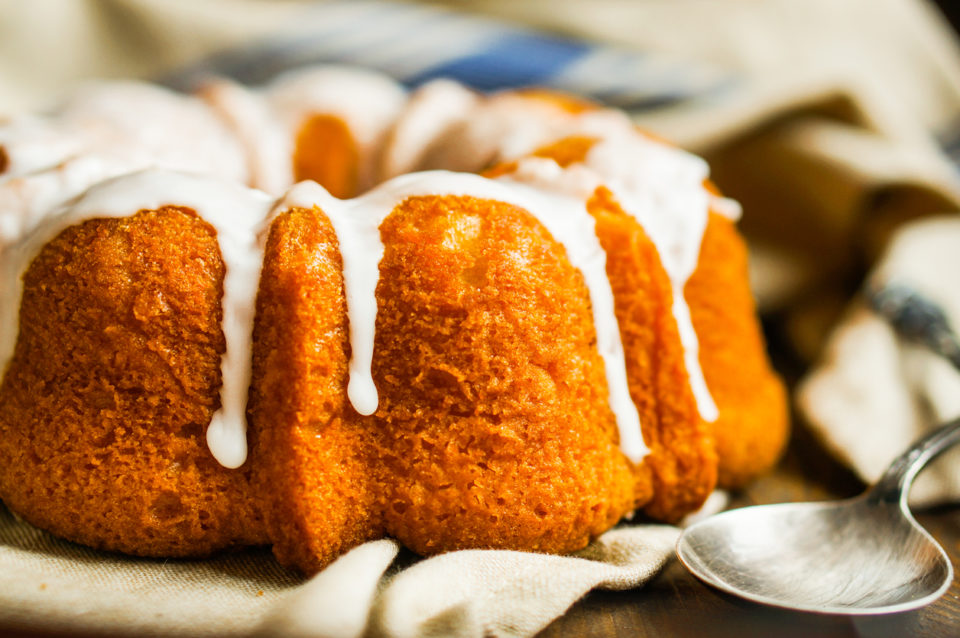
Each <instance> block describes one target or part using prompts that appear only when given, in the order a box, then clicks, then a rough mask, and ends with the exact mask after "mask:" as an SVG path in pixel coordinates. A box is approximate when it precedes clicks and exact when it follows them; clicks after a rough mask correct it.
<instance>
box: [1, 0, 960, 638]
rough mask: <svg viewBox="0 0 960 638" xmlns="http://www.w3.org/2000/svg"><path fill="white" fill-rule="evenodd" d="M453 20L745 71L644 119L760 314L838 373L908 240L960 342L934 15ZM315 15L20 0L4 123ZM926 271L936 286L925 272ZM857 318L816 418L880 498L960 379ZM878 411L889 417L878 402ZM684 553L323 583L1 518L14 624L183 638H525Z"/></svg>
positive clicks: (437, 568) (920, 11) (844, 8)
mask: <svg viewBox="0 0 960 638" xmlns="http://www.w3.org/2000/svg"><path fill="white" fill-rule="evenodd" d="M450 4H456V5H457V6H459V7H461V8H464V7H467V8H470V9H471V10H474V11H477V12H482V13H487V14H490V15H493V16H498V17H500V18H503V19H509V20H514V21H516V22H519V23H524V24H529V25H532V26H537V27H542V28H546V29H550V30H553V31H556V32H559V33H564V34H568V35H574V36H579V37H586V38H591V39H594V40H598V41H602V42H608V43H613V44H618V45H621V46H626V47H636V48H638V49H641V50H649V51H656V52H661V53H664V54H671V55H676V56H679V57H681V58H683V59H687V60H690V61H692V62H694V63H708V64H711V65H714V66H716V67H718V68H722V69H725V70H728V71H730V72H732V73H733V75H734V76H735V77H736V78H737V80H736V82H734V83H733V85H732V86H730V87H729V88H727V89H726V90H723V91H720V92H718V93H715V94H711V95H710V96H709V97H708V98H704V99H699V100H691V101H689V102H686V103H683V104H681V105H679V106H674V107H671V108H665V109H661V110H659V111H654V112H646V113H643V114H638V121H640V122H641V123H642V124H643V125H645V126H648V127H650V128H651V129H653V130H655V131H657V132H659V133H661V134H662V135H664V136H666V137H668V138H671V139H674V140H676V141H678V142H679V143H681V144H683V145H685V146H687V147H689V148H691V149H693V150H695V151H698V152H700V153H702V154H704V155H705V156H706V157H707V158H708V159H709V160H710V162H711V165H712V167H713V173H714V176H715V178H716V180H717V181H718V182H719V183H720V184H721V185H722V187H723V188H724V189H725V190H726V191H727V192H728V193H729V194H730V195H732V196H734V197H736V198H738V199H740V200H741V201H742V203H743V204H744V208H745V210H746V215H745V218H744V223H743V227H744V229H745V231H746V232H747V234H748V236H749V238H750V241H751V248H752V251H753V261H754V268H753V273H752V275H753V276H754V280H755V281H754V283H755V287H756V290H757V295H758V299H759V301H760V304H761V307H762V308H763V309H764V310H766V311H770V312H775V313H778V314H779V315H780V316H781V317H782V318H783V320H784V321H785V322H786V325H787V326H788V327H789V330H790V334H791V337H792V339H793V342H794V345H795V346H796V347H797V349H798V351H799V352H800V353H801V354H803V355H804V356H807V357H809V358H810V359H811V360H812V359H814V358H815V357H817V356H818V353H819V352H820V351H821V348H822V342H823V340H824V337H825V336H826V335H827V334H828V332H829V331H830V329H831V327H832V326H834V325H835V322H836V321H837V319H838V317H840V316H841V315H840V312H841V310H842V309H843V308H844V306H845V305H846V304H847V303H848V302H849V299H850V294H851V291H853V290H855V289H856V288H857V287H858V285H859V283H860V281H861V279H862V277H863V274H864V272H865V271H866V270H867V268H868V267H869V265H870V264H872V263H874V261H875V259H876V257H877V255H879V254H881V253H882V251H883V250H884V247H885V246H887V245H888V244H889V238H890V237H891V235H895V236H896V237H897V239H896V243H894V244H892V246H893V248H892V249H891V252H890V253H889V255H890V256H889V257H888V258H887V259H886V260H885V261H884V262H883V263H882V264H881V265H880V266H879V267H878V269H877V271H876V273H875V275H874V276H877V277H882V276H893V275H892V274H891V273H894V274H900V273H906V274H905V275H904V276H907V275H909V276H911V277H913V279H911V281H913V282H914V283H916V285H918V286H922V287H923V289H924V290H925V291H929V292H930V293H931V294H932V295H933V296H934V297H936V298H937V299H938V300H940V301H941V302H942V303H944V304H945V305H947V306H949V308H948V309H949V311H950V312H951V314H952V316H953V317H954V318H955V319H956V320H957V321H960V303H958V301H960V288H957V287H956V285H954V286H953V288H949V287H947V286H944V285H943V281H942V279H945V278H944V277H943V274H944V271H945V270H947V269H952V273H956V272H957V268H956V267H957V266H960V257H957V253H958V251H957V250H956V248H955V247H956V246H960V228H958V222H957V221H956V219H954V218H951V217H946V218H942V219H936V220H931V221H924V222H920V223H919V225H911V226H909V227H908V230H905V231H903V232H902V233H900V232H899V229H900V228H901V226H902V225H903V223H904V222H905V221H908V220H911V219H914V218H919V217H927V216H929V215H932V214H936V213H952V212H954V211H956V210H957V209H958V208H960V176H958V172H957V168H956V166H954V165H952V164H951V163H950V161H949V160H948V157H947V155H946V154H945V153H944V150H943V148H942V146H943V145H949V144H950V142H951V139H950V136H951V135H956V132H957V130H958V126H960V52H958V49H957V45H956V42H955V41H954V40H953V39H952V36H951V35H950V33H949V31H948V29H947V27H946V26H945V25H944V24H943V23H942V21H941V20H940V19H939V18H938V16H937V15H936V13H935V12H934V10H933V9H932V8H931V7H930V6H928V5H927V4H925V3H923V2H921V1H918V0H846V1H844V2H836V1H835V0H807V1H806V2H795V1H794V0H728V1H727V2H712V3H707V2H702V1H699V0H670V1H653V0H651V1H647V2H634V3H625V2H618V1H616V0H595V1H593V2H590V3H586V2H574V1H557V0H552V1H547V0H533V1H527V2H516V1H515V0H485V1H481V2H476V3H471V4H469V5H468V4H467V3H460V2H458V3H452V2H451V3H450ZM304 11H305V5H304V3H302V2H294V1H285V2H256V1H252V0H207V1H204V2H193V3H186V2H183V3H175V2H168V1H166V0H103V1H101V2H93V1H80V0H78V1H75V2H69V3H67V2H55V1H53V0H34V1H33V2H29V3H27V2H18V1H17V0H0V91H2V92H0V113H3V112H9V111H13V110H16V109H18V108H23V107H35V106H38V105H41V104H43V103H44V102H46V101H48V100H49V99H50V98H51V97H52V96H55V95H57V94H59V93H60V92H62V91H64V90H68V89H69V88H70V86H72V85H73V84H76V83H77V82H79V81H81V80H83V79H87V78H92V77H125V76H140V77H158V76H160V75H163V74H166V73H169V72H172V71H174V70H176V69H178V68H180V67H183V66H184V65H187V64H189V63H191V62H194V61H196V60H198V59H200V58H202V57H203V56H206V55H208V54H210V53H213V52H218V51H222V50H225V49H229V48H231V47H236V46H240V45H242V44H244V43H246V42H249V41H251V40H255V39H257V38H261V37H266V36H268V35H276V34H277V33H282V32H283V30H284V29H285V28H289V27H290V25H292V24H295V23H296V22H297V20H298V18H299V16H301V15H303V12H304ZM412 37H414V36H413V34H412ZM938 138H939V139H938ZM957 140H960V135H957V139H955V140H953V141H954V142H956V141H957ZM925 224H926V225H925ZM898 233H899V234H898ZM953 238H956V239H955V240H954V243H951V242H950V241H948V239H953ZM898 247H899V248H898ZM918 254H919V255H923V256H929V259H928V262H930V260H932V262H930V263H932V264H933V265H932V266H930V267H929V268H926V269H924V268H920V269H915V268H913V267H912V259H913V257H911V255H918ZM903 255H907V256H906V257H904V256H903ZM925 263H927V262H925ZM915 271H922V272H920V274H919V275H917V274H916V273H915ZM856 303H857V302H854V306H853V308H852V309H850V310H848V311H847V313H846V315H844V317H845V319H844V320H843V322H842V323H841V324H840V328H839V329H838V330H837V331H836V333H835V335H834V337H833V338H832V340H831V345H830V346H829V348H828V349H827V351H826V352H827V354H826V355H825V357H824V358H823V359H822V361H823V362H824V363H823V364H822V365H820V366H818V367H817V368H816V369H815V370H816V371H815V372H814V373H813V376H811V377H810V380H809V381H808V382H806V383H805V384H803V386H802V388H803V390H802V392H801V397H802V398H801V408H802V409H803V410H804V411H805V413H806V414H807V416H808V418H809V420H810V422H811V424H812V425H813V427H814V428H815V430H816V431H817V432H818V433H819V434H820V436H821V437H822V439H823V440H824V442H825V443H826V445H827V447H828V448H829V449H831V450H832V451H833V452H834V453H835V454H837V455H838V457H839V458H841V459H842V460H843V461H844V462H846V463H848V464H849V465H850V466H851V467H853V468H854V469H855V470H856V471H858V472H859V473H860V474H861V476H863V477H864V478H865V479H868V480H869V479H872V478H874V477H875V476H876V473H877V472H878V471H879V469H878V468H882V467H883V466H884V465H885V464H886V462H888V461H889V459H890V458H892V457H893V456H894V455H895V454H896V453H897V452H898V451H900V450H901V449H902V448H903V447H904V446H905V445H906V443H907V442H908V441H909V440H911V439H912V438H913V437H914V435H915V434H917V433H919V432H920V431H922V430H923V429H924V428H927V427H929V425H930V423H932V422H933V421H935V420H938V419H940V418H945V417H947V416H952V415H954V414H956V413H957V412H960V401H958V399H957V397H960V393H958V392H956V391H955V390H957V389H960V385H958V384H960V381H958V379H957V378H956V376H955V375H954V373H953V372H952V371H949V370H944V366H943V365H942V363H941V362H938V361H936V360H935V359H932V358H931V357H929V356H927V355H925V353H918V352H915V351H912V350H910V347H909V346H904V345H903V344H900V343H899V342H898V341H897V340H896V338H895V337H893V336H892V334H891V333H890V331H889V329H888V328H886V327H885V326H884V325H883V324H882V322H879V323H878V320H876V319H875V318H873V317H872V315H870V314H869V313H868V312H866V311H865V310H863V309H862V308H860V307H858V306H857V305H856ZM870 357H873V358H870ZM876 397H881V398H883V399H884V400H886V401H887V403H885V404H881V403H873V404H872V403H871V402H872V401H873V399H874V398H876ZM871 405H872V411H871V409H870V408H871ZM882 406H893V407H892V408H891V409H889V410H883V409H882ZM881 412H883V414H879V413H881ZM958 467H960V462H958V463H957V464H955V465H953V466H952V468H953V469H956V468H958ZM930 480H931V483H930V485H929V487H927V488H924V490H925V491H924V494H925V496H926V498H932V497H936V496H941V497H942V496H943V495H944V494H949V493H950V492H949V486H950V485H951V484H952V485H954V486H960V480H958V479H957V476H956V475H955V473H953V474H951V472H950V471H947V472H946V474H941V475H936V476H934V478H933V479H930ZM951 481H953V483H951ZM945 486H946V489H947V490H948V491H946V492H945V491H944V490H945ZM921 487H922V486H921ZM953 493H956V492H953ZM716 505H717V503H716V501H714V503H712V504H711V507H710V508H708V509H711V510H712V509H714V508H715V507H716ZM720 505H721V506H722V499H721V501H720ZM678 533H679V532H678V530H677V529H676V528H673V527H668V526H656V525H630V524H627V525H624V526H622V527H620V528H617V529H614V530H612V531H610V532H608V533H607V534H605V535H603V536H602V537H601V538H600V539H598V540H597V541H596V542H595V543H593V544H592V545H590V546H589V547H588V548H587V549H585V550H584V551H582V552H580V553H578V554H576V555H574V556H568V557H557V556H543V555H535V554H525V553H518V552H504V551H466V552H455V553H451V554H446V555H443V556H439V557H434V558H431V559H428V560H422V561H418V562H414V561H412V559H411V558H410V557H409V556H407V555H405V554H401V555H400V558H399V559H397V558H396V557H397V552H398V548H397V545H396V544H395V543H394V542H393V541H390V540H381V541H376V542H373V543H368V544H366V545H363V546H361V547H359V548H356V549H355V550H353V551H352V552H350V553H348V554H346V555H344V556H343V557H341V558H340V559H339V560H338V561H337V562H336V563H334V564H333V565H331V566H330V567H329V568H327V569H326V570H325V571H324V572H322V573H321V574H319V575H318V576H317V577H315V578H314V579H312V580H310V581H308V582H306V583H304V582H303V581H302V579H301V578H299V577H298V576H296V575H295V574H293V573H290V572H288V571H285V570H283V569H282V568H280V567H279V566H278V565H277V564H276V563H275V562H274V561H273V559H272V558H271V557H270V555H269V553H268V552H267V551H266V550H252V551H246V552H242V553H238V554H233V555H224V556H220V557H217V558H214V559H210V560H205V561H199V562H189V561H154V560H139V559H131V558H127V557H123V556H118V555H113V554H105V553H100V552H95V551H92V550H88V549H85V548H82V547H79V546H76V545H72V544H70V543H66V542H63V541H59V540H57V539H54V538H52V537H50V536H49V535H47V534H45V533H43V532H40V531H38V530H36V529H34V528H32V527H31V526H29V525H27V524H25V523H22V522H19V521H17V520H16V519H15V517H13V516H12V515H11V514H10V513H8V512H7V511H6V510H3V509H2V508H0V625H2V626H7V627H11V626H23V627H28V628H31V629H52V630H80V631H91V632H103V633H111V632H117V633H124V634H134V633H137V634H142V635H183V636H188V635H189V636H202V635H233V636H246V635H271V636H274V635H275V636H304V637H306V636H361V635H377V636H379V635H382V636H410V637H414V636H418V637H419V636H451V635H455V636H477V637H480V636H487V635H496V636H527V635H532V634H533V633H535V632H537V631H538V630H540V629H542V628H543V627H545V626H546V625H547V624H549V623H550V622H551V620H553V619H554V618H556V617H558V616H559V615H561V614H562V613H563V612H564V611H565V610H566V609H567V608H568V607H569V606H570V605H571V604H573V603H574V602H575V601H576V600H577V599H578V598H580V597H581V596H582V595H583V594H585V593H586V592H587V591H589V590H590V589H593V588H597V587H600V588H608V589H626V588H632V587H638V586H640V585H642V584H643V583H645V582H647V581H648V580H649V579H650V578H652V577H653V576H654V575H655V574H656V573H657V572H658V570H659V569H660V568H661V567H662V566H663V564H664V563H665V562H666V561H667V560H669V558H670V557H671V556H672V548H673V544H674V542H675V539H676V537H677V534H678ZM638 595H643V594H642V592H640V593H638Z"/></svg>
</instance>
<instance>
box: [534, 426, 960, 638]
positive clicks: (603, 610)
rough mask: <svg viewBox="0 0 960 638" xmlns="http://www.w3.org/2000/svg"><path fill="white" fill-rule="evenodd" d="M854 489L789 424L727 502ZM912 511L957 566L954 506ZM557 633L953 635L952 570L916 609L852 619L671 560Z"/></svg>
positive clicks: (590, 606) (576, 614)
mask: <svg viewBox="0 0 960 638" xmlns="http://www.w3.org/2000/svg"><path fill="white" fill-rule="evenodd" d="M862 489H863V485H862V484H861V483H859V482H858V481H857V480H856V479H855V478H854V477H853V476H851V475H850V474H849V473H847V472H846V470H844V469H843V468H842V467H840V466H838V465H837V464H835V463H834V462H832V461H831V460H830V459H829V458H828V457H827V455H826V453H825V452H824V451H823V450H821V449H819V448H818V446H817V445H816V444H815V443H814V442H813V441H812V440H810V438H809V436H808V435H807V433H806V432H805V431H804V430H803V429H802V428H797V429H796V431H795V433H794V437H793V440H792V441H791V444H790V449H789V450H788V452H787V455H786V456H785V458H784V459H783V461H782V462H781V464H780V465H779V467H778V468H777V469H776V471H775V472H773V473H772V474H770V475H769V476H766V477H764V478H762V479H760V480H759V481H757V482H756V483H755V484H753V485H752V486H750V488H749V489H747V490H746V491H745V492H744V493H742V494H738V495H737V496H736V497H735V498H734V500H733V502H732V503H731V506H739V505H753V504H762V503H778V502H783V501H817V500H827V499H835V498H844V497H848V496H854V495H856V494H858V493H860V491H862ZM915 514H916V515H917V520H919V521H920V523H921V524H922V525H923V526H924V527H926V528H927V530H928V531H929V532H930V533H932V534H933V535H934V536H935V537H936V538H937V540H938V541H939V542H940V543H941V544H942V545H943V547H944V549H946V550H947V553H948V554H949V555H950V559H951V560H952V561H953V564H954V568H955V569H957V568H958V567H960V505H958V506H953V507H942V508H937V509H931V510H926V511H919V512H915ZM814 569H815V566H814V565H811V570H814ZM559 636H583V637H584V638H614V637H616V638H620V637H624V638H625V637H627V636H629V637H631V638H643V637H647V636H649V637H651V638H653V637H654V636H657V637H662V636H677V637H686V636H690V637H696V638H711V637H717V638H726V637H728V636H729V637H731V638H734V637H736V638H743V637H744V636H776V637H777V638H791V637H794V636H796V637H798V638H800V637H802V638H809V637H813V636H838V637H841V636H859V637H862V638H881V637H883V638H886V637H890V638H905V637H912V636H930V637H941V636H942V637H944V638H947V637H949V638H957V637H960V578H958V577H957V576H955V577H954V581H953V584H952V585H951V587H950V590H949V591H948V592H947V593H946V594H945V595H944V596H943V597H942V598H940V600H938V601H937V602H935V603H934V604H932V605H930V606H928V607H925V608H923V609H920V610H917V611H912V612H905V613H900V614H891V615H886V616H868V617H859V618H855V617H851V616H823V615H818V614H807V613H799V612H789V611H783V610H779V609H774V608H770V607H764V606H762V605H757V604H754V603H750V602H747V601H744V600H740V599H738V598H735V597H733V596H728V595H726V594H723V593H720V592H718V591H717V590H715V589H712V588H710V587H707V586H706V585H703V584H702V583H700V582H699V581H698V580H696V579H695V578H694V577H693V576H691V575H690V574H689V573H688V572H687V571H686V570H685V569H684V568H683V566H682V565H681V564H680V563H679V561H677V560H674V561H672V562H671V563H670V564H669V565H668V566H667V568H666V569H665V570H664V571H663V572H662V573H661V574H660V575H659V576H658V577H657V578H655V579H654V580H653V581H651V582H650V583H649V584H647V586H646V587H644V588H643V589H639V590H635V591H628V592H595V593H592V594H590V595H589V596H587V597H586V598H584V599H583V600H581V601H580V602H579V603H577V604H576V605H574V606H573V608H571V609H570V611H568V612H567V614H566V615H565V616H563V617H561V618H559V619H558V620H556V621H555V622H554V623H553V624H551V625H550V626H549V627H547V629H546V630H545V631H544V632H543V633H542V634H541V638H558V637H559Z"/></svg>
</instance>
